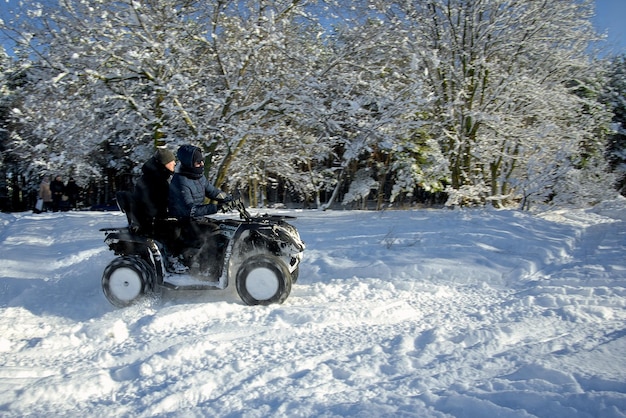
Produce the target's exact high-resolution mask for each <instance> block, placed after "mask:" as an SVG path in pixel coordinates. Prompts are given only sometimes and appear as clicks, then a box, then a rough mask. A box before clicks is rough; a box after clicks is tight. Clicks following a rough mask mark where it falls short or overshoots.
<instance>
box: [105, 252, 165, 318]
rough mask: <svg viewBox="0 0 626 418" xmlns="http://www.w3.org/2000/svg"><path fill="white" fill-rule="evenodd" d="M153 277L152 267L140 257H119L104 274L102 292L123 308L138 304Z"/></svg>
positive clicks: (114, 303) (107, 267) (112, 302)
mask: <svg viewBox="0 0 626 418" xmlns="http://www.w3.org/2000/svg"><path fill="white" fill-rule="evenodd" d="M152 277H153V272H152V269H151V268H150V265H149V264H148V263H147V262H146V261H144V260H143V259H141V258H140V257H132V256H124V257H118V258H116V259H115V260H113V261H111V262H110V263H109V265H108V266H106V268H105V269H104V273H102V290H103V291H104V296H106V298H107V299H108V300H109V302H111V304H113V305H115V306H117V307H119V308H123V307H125V306H130V305H132V304H133V303H135V302H137V300H138V299H139V298H140V297H141V296H142V295H143V294H144V293H145V292H146V289H147V288H148V287H149V286H150V285H151V284H152Z"/></svg>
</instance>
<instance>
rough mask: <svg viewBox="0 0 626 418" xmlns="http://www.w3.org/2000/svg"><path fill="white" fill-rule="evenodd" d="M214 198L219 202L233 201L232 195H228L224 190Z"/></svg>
mask: <svg viewBox="0 0 626 418" xmlns="http://www.w3.org/2000/svg"><path fill="white" fill-rule="evenodd" d="M215 200H217V201H218V202H220V203H230V202H232V201H233V197H232V195H229V194H228V193H226V192H220V193H219V194H218V195H217V196H216V197H215Z"/></svg>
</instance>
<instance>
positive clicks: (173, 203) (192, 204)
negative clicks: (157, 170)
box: [169, 145, 232, 219]
mask: <svg viewBox="0 0 626 418" xmlns="http://www.w3.org/2000/svg"><path fill="white" fill-rule="evenodd" d="M176 155H177V157H178V161H179V162H180V166H179V168H178V171H177V172H176V173H175V174H174V177H172V182H171V183H170V202H169V210H170V215H171V216H173V217H176V218H180V219H185V218H186V219H189V218H197V217H202V216H206V215H211V214H214V213H216V212H217V210H218V205H216V204H213V203H205V202H204V199H205V197H208V198H209V199H213V200H216V201H217V202H218V203H219V204H222V203H227V202H230V201H231V200H232V197H231V196H230V195H229V194H227V193H225V192H223V191H221V190H220V189H218V188H217V187H215V186H213V185H212V184H211V183H209V181H208V180H207V179H206V177H204V157H203V155H202V151H201V150H200V148H198V147H194V146H193V145H183V146H181V147H180V148H179V149H178V152H177V153H176Z"/></svg>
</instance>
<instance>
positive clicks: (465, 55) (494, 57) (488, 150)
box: [380, 0, 597, 203]
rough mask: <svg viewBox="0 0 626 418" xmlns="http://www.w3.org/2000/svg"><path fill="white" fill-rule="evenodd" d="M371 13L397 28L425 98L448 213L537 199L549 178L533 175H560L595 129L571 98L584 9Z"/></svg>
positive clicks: (528, 5)
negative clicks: (445, 168) (449, 202)
mask: <svg viewBox="0 0 626 418" xmlns="http://www.w3.org/2000/svg"><path fill="white" fill-rule="evenodd" d="M380 3H381V6H380V8H381V10H385V12H386V13H387V14H388V15H390V16H393V19H394V22H396V24H397V25H401V26H403V27H406V28H407V29H406V30H407V33H408V34H409V35H408V36H407V39H408V42H407V46H408V48H409V49H410V52H411V53H412V54H414V55H415V57H416V62H417V63H418V65H419V70H420V71H421V72H422V73H423V74H424V83H425V84H426V86H427V89H426V91H429V92H430V93H431V94H432V95H433V100H432V101H431V102H430V103H431V104H432V106H431V107H430V111H429V116H430V120H431V126H430V128H431V133H432V135H433V136H434V137H435V138H436V139H437V141H438V142H439V144H440V146H441V149H442V152H443V154H444V155H445V156H446V158H447V160H448V165H449V172H450V190H449V191H450V193H451V196H454V198H455V199H456V202H454V203H462V202H464V201H465V202H467V203H470V202H476V201H478V202H481V203H483V202H485V201H496V202H500V201H507V200H511V199H515V198H518V197H519V196H520V195H521V194H522V193H524V192H523V190H526V193H528V191H529V190H530V189H533V190H539V189H541V190H542V192H541V193H543V191H545V190H546V189H549V188H550V186H549V183H543V184H541V185H536V184H535V183H536V182H537V181H539V180H541V179H543V180H546V181H548V180H550V177H549V176H544V177H542V176H539V175H534V174H533V173H537V174H539V173H545V172H546V171H550V170H552V169H551V168H550V167H555V166H557V165H559V166H561V167H562V168H563V166H564V165H565V164H568V161H569V160H570V159H571V158H569V157H573V156H575V154H576V153H577V152H578V151H579V150H578V148H577V145H578V144H579V143H581V142H584V141H585V140H587V139H589V138H590V137H591V136H593V135H594V133H595V131H596V128H597V126H595V125H589V122H590V118H585V117H581V115H583V114H584V112H585V110H586V103H585V101H584V100H581V98H580V97H578V96H577V95H576V94H574V93H573V92H572V91H571V82H572V81H573V80H579V79H581V78H583V77H584V76H586V75H587V74H589V69H590V66H589V63H588V62H587V55H586V48H587V46H588V44H589V42H591V41H593V40H594V39H596V36H595V34H594V30H593V27H592V25H591V16H592V14H593V2H592V1H589V0H585V1H578V0H550V1H536V2H534V1H533V2H526V1H523V2H522V1H517V0H489V1H464V0H428V1H423V2H410V3H407V2H391V3H387V2H380ZM563 150H567V155H566V158H564V157H563V152H562V151H563ZM557 151H559V152H557ZM557 158H558V159H559V160H557ZM529 166H532V171H531V172H529V171H528V167H529ZM527 197H529V196H527Z"/></svg>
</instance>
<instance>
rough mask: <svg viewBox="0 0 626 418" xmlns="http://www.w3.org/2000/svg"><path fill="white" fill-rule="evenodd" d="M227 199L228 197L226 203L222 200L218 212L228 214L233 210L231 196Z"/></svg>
mask: <svg viewBox="0 0 626 418" xmlns="http://www.w3.org/2000/svg"><path fill="white" fill-rule="evenodd" d="M229 197H230V200H228V201H227V200H226V199H224V200H223V201H222V203H220V204H219V207H220V210H221V211H222V212H229V211H231V210H233V209H235V201H234V200H233V198H232V197H231V196H229Z"/></svg>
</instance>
